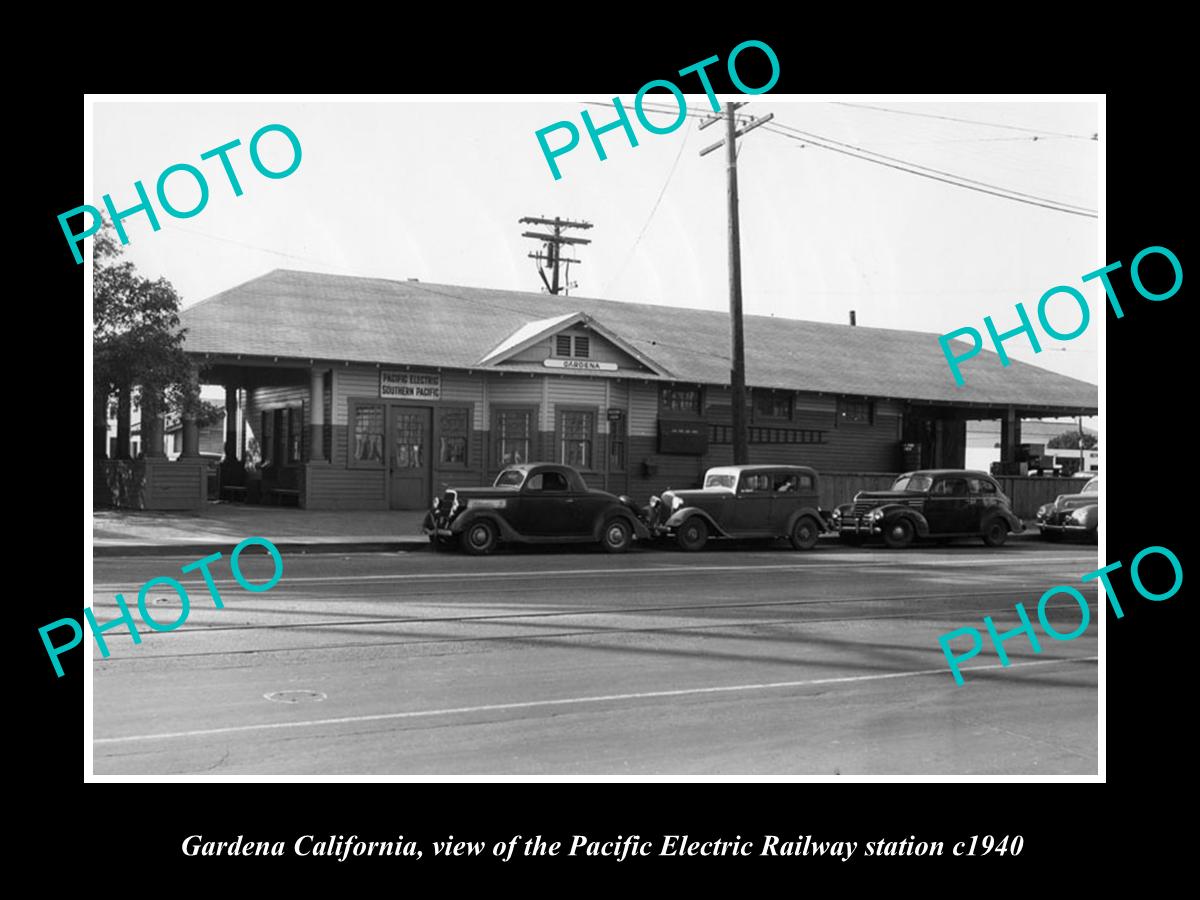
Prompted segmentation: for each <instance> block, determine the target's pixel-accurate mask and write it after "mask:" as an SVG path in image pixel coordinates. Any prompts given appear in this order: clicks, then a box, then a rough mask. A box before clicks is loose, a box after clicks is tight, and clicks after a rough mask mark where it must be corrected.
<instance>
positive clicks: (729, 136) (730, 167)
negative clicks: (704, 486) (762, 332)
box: [700, 103, 775, 465]
mask: <svg viewBox="0 0 1200 900" xmlns="http://www.w3.org/2000/svg"><path fill="white" fill-rule="evenodd" d="M742 106H745V104H744V103H730V104H728V105H727V106H726V107H725V137H724V139H723V140H720V141H717V142H716V143H715V144H709V145H708V146H707V147H705V148H704V149H703V150H701V151H700V155H701V156H704V155H705V154H708V153H711V152H712V151H714V150H716V149H718V148H719V147H721V146H722V145H724V146H725V171H726V173H727V175H728V181H729V318H730V343H731V347H730V349H731V353H730V360H731V368H730V371H729V384H730V387H731V388H732V389H733V397H732V401H731V402H732V404H733V464H734V465H743V464H745V463H748V462H749V461H750V447H749V445H748V443H747V440H746V439H747V431H746V347H745V341H744V340H743V338H742V247H741V236H740V232H739V229H738V187H737V139H738V138H739V137H740V136H742V135H743V134H745V133H746V132H747V131H750V130H752V129H754V128H757V127H758V126H759V125H765V124H766V123H767V122H769V121H771V119H773V118H775V114H774V113H770V114H768V115H766V116H764V117H763V118H761V119H756V118H753V117H751V118H750V121H749V122H748V124H746V125H745V126H744V127H743V128H742V129H741V130H739V129H738V127H737V122H736V120H735V119H734V115H733V113H734V110H736V109H738V108H739V107H742ZM720 118H721V117H720V116H711V117H709V118H707V119H705V120H704V121H703V122H701V123H700V128H701V129H704V128H707V127H708V126H709V125H712V124H713V123H714V122H718V121H720Z"/></svg>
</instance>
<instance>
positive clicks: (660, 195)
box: [604, 122, 692, 292]
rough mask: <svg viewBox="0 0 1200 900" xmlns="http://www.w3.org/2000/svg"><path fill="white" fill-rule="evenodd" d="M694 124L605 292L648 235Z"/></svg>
mask: <svg viewBox="0 0 1200 900" xmlns="http://www.w3.org/2000/svg"><path fill="white" fill-rule="evenodd" d="M691 130H692V123H691V122H688V126H687V130H686V131H684V133H683V140H682V141H680V142H679V152H678V153H676V154H675V161H674V162H673V163H671V170H670V171H669V172H667V180H666V181H664V182H663V186H662V190H660V191H659V192H658V199H656V200H655V201H654V205H653V206H652V207H650V215H648V216H646V223H645V224H644V225H642V230H641V231H639V232H638V236H637V237H636V238H634V241H633V246H632V247H630V248H629V252H628V253H626V254H625V260H624V262H622V263H621V267H620V268H619V269H618V270H617V274H616V275H615V276H614V277H613V278H611V279H609V282H608V285H607V286H606V287H605V289H604V292H607V291H608V289H609V288H611V287H612V286H613V285H614V284H616V283H617V282H618V281H619V280H620V278H621V276H622V275H624V274H625V267H626V266H628V265H629V260H630V259H632V258H633V251H634V250H636V249H637V245H638V244H639V243H641V240H642V237H643V236H644V235H645V234H646V229H648V228H649V227H650V222H651V221H653V219H654V214H655V213H656V212H657V211H658V204H659V203H661V202H662V198H663V195H664V194H666V193H667V187H668V186H669V185H670V184H671V176H673V175H674V174H675V168H676V166H678V165H679V160H680V159H681V158H682V157H683V148H684V147H685V146H686V145H687V139H688V135H689V134H690V133H691Z"/></svg>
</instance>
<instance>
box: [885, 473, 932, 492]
mask: <svg viewBox="0 0 1200 900" xmlns="http://www.w3.org/2000/svg"><path fill="white" fill-rule="evenodd" d="M932 483H933V479H932V478H930V477H929V476H928V475H901V476H900V477H899V478H897V479H896V481H895V483H894V484H893V485H892V490H893V491H927V490H929V485H930V484H932Z"/></svg>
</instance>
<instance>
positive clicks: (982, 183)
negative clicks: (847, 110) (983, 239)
mask: <svg viewBox="0 0 1200 900" xmlns="http://www.w3.org/2000/svg"><path fill="white" fill-rule="evenodd" d="M778 127H779V128H783V129H785V130H787V131H791V132H795V133H796V134H798V135H801V136H803V137H806V138H816V139H818V140H822V141H825V142H827V143H830V144H837V145H838V146H840V147H848V148H849V149H851V150H857V151H858V152H860V153H869V154H871V155H872V156H878V157H879V158H880V159H886V160H890V161H891V162H894V163H900V164H901V165H905V166H911V167H912V168H914V169H923V170H925V171H926V172H933V173H935V174H937V175H945V176H946V177H947V178H954V179H957V180H958V181H965V182H968V183H969V184H977V185H979V186H980V187H985V188H992V189H993V190H997V191H1003V192H1005V193H1006V194H1015V195H1016V196H1018V197H1028V198H1029V199H1031V200H1042V201H1044V202H1046V203H1054V204H1056V205H1058V206H1065V207H1070V208H1072V209H1080V210H1083V211H1084V212H1088V213H1094V212H1095V211H1096V210H1094V209H1091V208H1090V207H1087V206H1080V205H1079V204H1077V203H1067V202H1065V201H1061V200H1049V199H1047V198H1045V197H1039V196H1037V195H1036V194H1026V193H1024V192H1022V191H1017V190H1013V189H1011V188H1006V187H1001V186H1000V185H995V184H989V183H988V182H986V181H978V180H976V179H974V178H967V177H966V176H965V175H956V174H955V173H953V172H946V171H944V170H943V169H935V168H932V167H931V166H923V165H921V164H920V163H915V162H911V161H910V160H907V159H900V158H899V157H895V156H888V155H887V154H885V153H878V152H876V151H874V150H868V149H867V148H866V147H859V146H856V145H855V144H847V143H846V142H845V141H839V140H835V139H834V138H830V137H825V136H824V135H822V134H813V133H812V132H811V131H804V130H802V129H800V128H794V127H792V126H791V125H783V124H778Z"/></svg>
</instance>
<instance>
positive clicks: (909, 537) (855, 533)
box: [833, 469, 1025, 548]
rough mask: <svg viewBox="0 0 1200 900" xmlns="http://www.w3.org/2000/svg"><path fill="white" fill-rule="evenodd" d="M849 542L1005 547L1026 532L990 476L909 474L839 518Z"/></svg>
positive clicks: (868, 494) (866, 494) (864, 494)
mask: <svg viewBox="0 0 1200 900" xmlns="http://www.w3.org/2000/svg"><path fill="white" fill-rule="evenodd" d="M833 516H834V528H835V529H836V530H837V532H838V534H839V535H840V536H841V539H842V541H843V542H845V543H848V544H861V543H863V542H864V541H866V540H868V539H869V538H877V537H882V538H883V541H884V543H885V544H887V545H888V546H889V547H892V548H900V547H907V546H909V545H910V544H911V543H913V542H914V541H916V540H918V539H923V538H930V539H938V540H942V539H948V538H956V537H966V536H969V535H976V536H978V537H982V538H983V542H984V543H985V544H986V545H987V546H989V547H999V546H1000V545H1001V544H1003V543H1004V541H1005V540H1006V539H1007V537H1008V533H1009V532H1010V531H1011V532H1013V533H1016V534H1019V533H1020V532H1022V531H1024V530H1025V526H1024V525H1023V524H1022V523H1021V520H1020V519H1018V518H1017V517H1016V516H1015V515H1014V514H1013V511H1012V507H1011V505H1010V504H1009V501H1008V497H1006V496H1005V495H1004V492H1003V491H1001V490H1000V485H999V484H998V483H997V482H996V480H995V479H994V478H992V476H991V475H988V474H987V473H986V472H975V471H971V470H964V469H926V470H923V471H920V472H906V473H904V474H903V475H901V476H900V477H899V478H897V479H896V480H895V481H894V482H893V483H892V487H891V489H890V490H887V491H859V492H858V493H857V494H856V495H855V496H854V502H853V503H847V504H844V505H842V506H839V507H838V508H837V509H836V510H834V513H833Z"/></svg>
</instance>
